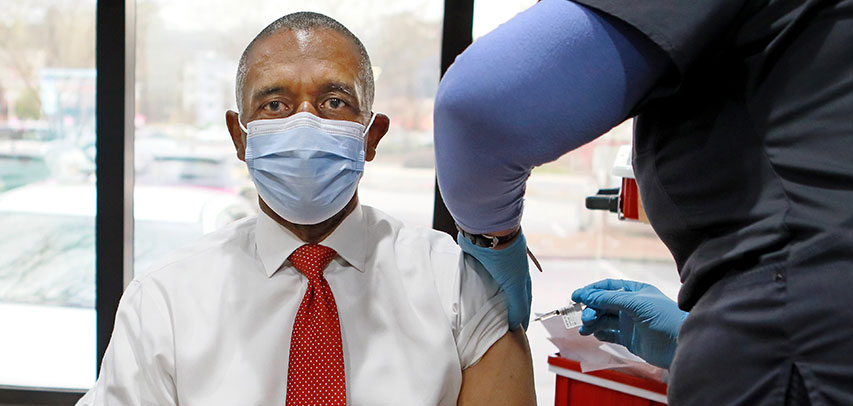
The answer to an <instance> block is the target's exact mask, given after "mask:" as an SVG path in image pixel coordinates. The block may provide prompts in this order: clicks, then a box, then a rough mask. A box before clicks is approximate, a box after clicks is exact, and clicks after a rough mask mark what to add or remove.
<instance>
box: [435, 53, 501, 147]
mask: <svg viewBox="0 0 853 406" xmlns="http://www.w3.org/2000/svg"><path fill="white" fill-rule="evenodd" d="M469 51H470V49H469ZM466 52H468V51H466ZM467 56H468V57H466V55H460V57H459V58H457V60H456V62H455V63H454V64H453V65H452V66H451V67H450V69H448V71H447V73H446V74H445V75H444V78H443V79H442V81H441V83H440V84H439V87H438V92H437V94H436V99H435V106H434V113H433V114H434V119H435V131H436V133H435V136H436V139H437V142H440V141H439V139H441V138H449V137H454V138H456V137H460V136H464V137H466V138H465V139H456V140H455V141H456V142H476V141H475V140H474V139H472V137H474V138H476V137H481V136H484V135H485V132H484V131H483V130H485V129H487V128H488V129H491V128H493V127H494V125H493V123H494V122H495V120H498V119H499V118H496V117H494V115H493V114H494V112H495V111H496V110H497V107H499V106H494V105H493V103H495V102H496V101H498V100H500V99H501V97H500V95H498V94H496V92H497V91H498V89H496V86H493V85H492V84H491V80H490V78H489V77H488V75H481V74H479V73H478V72H480V71H481V70H482V66H481V65H482V64H483V63H487V61H483V60H480V59H482V58H473V57H471V56H472V55H467ZM473 56H477V55H473ZM472 129H476V130H477V131H471V130H472Z"/></svg>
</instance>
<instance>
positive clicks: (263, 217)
mask: <svg viewBox="0 0 853 406" xmlns="http://www.w3.org/2000/svg"><path fill="white" fill-rule="evenodd" d="M255 244H256V246H257V249H258V256H260V259H261V263H263V265H264V270H265V271H266V274H267V277H272V275H273V274H274V273H275V272H276V271H278V269H279V268H281V265H282V264H283V263H284V261H286V260H287V258H288V257H290V254H292V253H293V251H296V249H297V248H299V247H301V246H303V245H305V242H304V241H302V240H301V239H299V237H297V236H296V235H295V234H293V233H292V232H290V230H288V229H286V228H284V226H282V225H281V224H278V222H276V221H275V220H273V219H272V218H271V217H270V216H268V215H267V214H266V213H264V212H263V211H261V212H260V214H258V224H257V226H256V230H255ZM320 244H322V245H325V246H327V247H329V248H332V249H333V250H335V252H337V253H338V256H340V257H341V258H343V259H344V260H345V261H347V262H349V264H350V265H352V266H353V267H354V268H355V269H358V270H359V271H361V272H364V264H365V261H366V258H367V247H366V244H367V227H366V225H365V223H364V214H363V213H362V208H361V204H357V205H356V207H355V209H354V210H353V211H352V213H350V214H349V215H347V216H346V217H345V218H344V220H343V221H342V222H341V224H339V225H338V227H337V228H336V229H335V230H334V231H332V234H330V235H329V236H328V237H326V239H324V240H323V241H321V242H320Z"/></svg>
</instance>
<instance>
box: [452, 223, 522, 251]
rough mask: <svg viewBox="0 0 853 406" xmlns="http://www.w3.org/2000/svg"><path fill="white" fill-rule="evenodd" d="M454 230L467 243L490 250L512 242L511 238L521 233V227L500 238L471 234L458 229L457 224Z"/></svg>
mask: <svg viewBox="0 0 853 406" xmlns="http://www.w3.org/2000/svg"><path fill="white" fill-rule="evenodd" d="M456 229H457V230H459V233H460V234H462V236H463V237H465V238H466V239H468V241H471V243H472V244H474V245H476V246H478V247H485V248H491V249H495V247H497V246H498V245H501V244H503V243H505V242H510V241H512V240H513V238H515V237H517V236H518V234H520V233H521V227H519V228H518V229H516V230H515V231H513V232H511V233H509V234H507V235H503V236H500V237H498V236H494V235H489V234H471V233H469V232H467V231H465V230H463V229H462V228H461V227H459V225H458V224H457V225H456Z"/></svg>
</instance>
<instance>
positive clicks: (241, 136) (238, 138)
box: [225, 110, 246, 162]
mask: <svg viewBox="0 0 853 406" xmlns="http://www.w3.org/2000/svg"><path fill="white" fill-rule="evenodd" d="M225 125H226V126H228V132H229V133H231V142H233V143H234V148H235V149H236V150H237V158H239V159H240V160H241V161H243V162H246V134H245V133H244V132H243V130H242V129H241V128H240V116H239V115H238V114H237V112H235V111H233V110H228V111H226V112H225Z"/></svg>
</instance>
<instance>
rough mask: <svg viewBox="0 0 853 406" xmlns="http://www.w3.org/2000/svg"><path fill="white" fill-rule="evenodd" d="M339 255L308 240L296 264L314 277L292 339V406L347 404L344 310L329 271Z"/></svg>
mask: <svg viewBox="0 0 853 406" xmlns="http://www.w3.org/2000/svg"><path fill="white" fill-rule="evenodd" d="M336 255H338V254H337V253H336V252H335V250H333V249H331V248H329V247H325V246H322V245H319V244H306V245H303V246H301V247H299V248H298V249H297V250H296V251H294V252H293V254H290V262H291V263H292V264H293V266H294V267H296V269H298V270H299V272H302V273H303V274H304V275H305V276H306V277H308V289H307V290H306V291H305V297H304V298H302V304H300V305H299V311H298V312H297V313H296V320H295V321H294V322H293V336H292V337H291V339H290V361H289V362H288V366H287V406H313V405H346V399H347V391H346V378H345V376H344V353H343V349H342V345H341V324H340V322H339V321H338V308H337V306H335V298H334V297H333V296H332V290H331V289H330V288H329V282H327V281H326V278H324V277H323V269H325V268H326V266H327V265H329V262H331V261H332V258H334V257H335V256H336Z"/></svg>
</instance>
